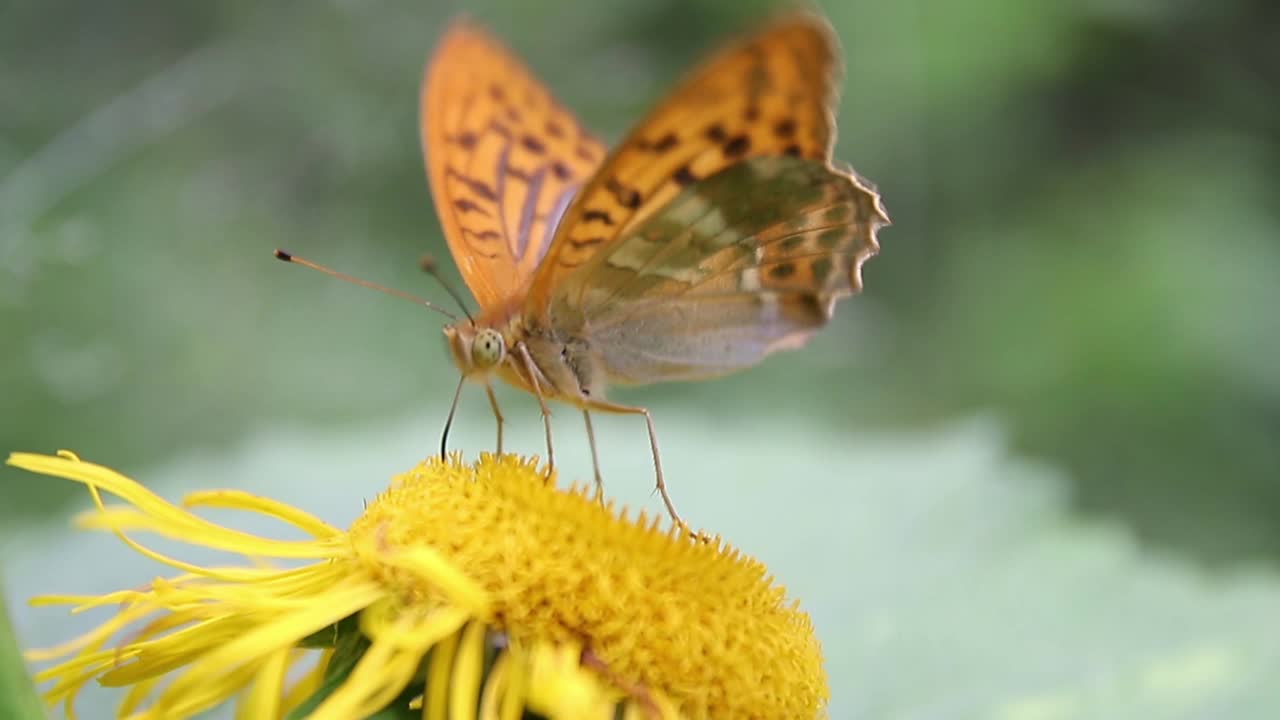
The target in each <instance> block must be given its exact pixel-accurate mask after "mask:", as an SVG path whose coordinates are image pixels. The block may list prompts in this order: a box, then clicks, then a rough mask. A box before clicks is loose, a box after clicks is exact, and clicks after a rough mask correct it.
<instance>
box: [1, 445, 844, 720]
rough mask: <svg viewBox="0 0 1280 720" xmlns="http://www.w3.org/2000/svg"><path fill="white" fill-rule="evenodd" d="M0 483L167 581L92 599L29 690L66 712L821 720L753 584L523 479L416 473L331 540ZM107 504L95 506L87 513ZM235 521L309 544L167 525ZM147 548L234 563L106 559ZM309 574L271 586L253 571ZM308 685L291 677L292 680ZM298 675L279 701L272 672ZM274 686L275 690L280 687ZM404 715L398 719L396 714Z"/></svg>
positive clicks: (30, 461) (787, 614) (211, 502)
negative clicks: (144, 541)
mask: <svg viewBox="0 0 1280 720" xmlns="http://www.w3.org/2000/svg"><path fill="white" fill-rule="evenodd" d="M9 463H10V464H11V465H15V466H18V467H22V468H25V469H28V470H32V471H34V472H39V473H44V474H48V475H55V476H58V477H64V478H67V479H71V480H75V481H78V482H81V483H83V484H85V485H86V486H88V488H89V490H90V492H91V494H92V496H93V498H94V501H95V504H96V505H97V510H96V511H93V512H91V513H89V514H87V515H85V516H83V517H82V518H81V520H80V524H81V525H82V526H84V527H89V528H95V529H108V530H111V531H114V532H115V533H116V534H117V535H119V536H120V537H121V539H122V540H124V541H125V542H126V543H128V544H129V545H130V546H131V547H133V548H134V549H135V550H137V551H139V552H143V553H144V554H147V555H148V556H150V557H152V558H153V559H155V560H157V561H159V562H161V563H164V564H167V565H170V566H172V567H174V568H176V569H177V570H179V571H180V573H179V574H178V575H176V576H174V577H170V578H168V579H164V580H156V581H154V582H152V583H151V584H149V585H148V586H146V587H143V588H139V589H132V590H122V591H119V592H115V593H109V594H106V595H102V596H90V597H77V596H51V597H44V598H37V599H36V602H39V603H42V604H69V605H73V606H76V607H77V608H86V607H95V606H99V605H118V606H119V608H120V609H119V611H118V612H117V613H116V615H115V616H114V617H112V618H111V619H110V620H108V621H106V622H104V623H103V624H102V625H100V626H99V627H97V628H96V629H94V630H93V631H91V632H90V633H88V634H87V635H85V636H83V637H81V638H78V639H76V640H74V641H72V642H70V643H68V644H66V645H64V646H62V647H59V648H54V649H52V650H49V651H41V652H37V653H32V654H31V655H32V657H33V659H37V660H51V659H61V662H59V663H58V664H56V665H54V666H52V667H49V668H48V669H46V670H44V671H42V672H41V673H39V674H38V675H37V679H38V680H40V681H52V685H51V687H49V688H48V690H47V691H46V697H47V698H48V699H49V700H50V701H63V702H65V703H66V705H67V707H68V709H69V710H71V709H72V705H71V704H72V701H73V700H74V699H75V697H76V695H77V694H78V692H79V690H80V689H81V688H82V687H83V686H84V684H85V683H86V682H88V681H90V680H93V679H96V680H98V681H99V682H101V683H103V684H105V685H116V686H128V687H129V692H128V693H127V694H126V696H125V699H124V701H123V703H122V705H121V707H120V708H119V712H120V714H121V715H122V716H136V717H154V718H161V717H163V718H173V717H187V716H190V715H193V714H196V713H198V712H201V711H202V710H205V709H208V708H210V707H213V706H215V705H218V704H220V703H222V702H224V701H226V700H228V699H232V698H237V699H238V702H239V703H240V708H241V710H242V712H243V713H244V714H245V715H244V716H246V717H255V718H257V717H286V716H289V717H303V716H305V717H318V718H344V719H345V718H351V717H363V716H368V715H370V714H373V713H375V712H379V711H386V710H388V709H390V710H392V711H395V710H400V711H403V712H405V713H412V715H411V716H417V717H429V718H432V717H476V716H477V715H479V716H480V717H519V715H520V712H521V711H522V710H530V711H533V712H536V713H539V714H542V715H545V716H548V717H565V718H597V717H598V718H612V717H615V714H614V713H615V711H616V710H617V709H618V708H622V709H623V712H624V713H625V716H626V717H694V718H703V717H735V718H737V717H760V718H765V717H778V718H809V717H815V716H818V715H820V714H821V713H822V712H823V710H824V708H825V705H826V699H827V687H826V678H825V675H824V673H823V670H822V658H821V654H820V650H819V647H818V643H817V641H816V639H815V637H814V633H813V629H812V627H811V625H810V623H809V619H808V617H807V616H806V615H805V614H804V613H802V612H801V611H800V610H798V609H797V608H796V606H795V604H794V603H793V602H790V601H788V600H787V598H786V595H785V591H784V590H783V589H782V588H781V587H779V586H777V585H776V584H774V583H773V582H772V581H771V579H770V578H769V577H768V576H767V574H766V571H765V568H764V567H763V566H762V565H761V564H760V563H758V562H756V561H755V560H752V559H750V558H748V557H745V556H743V555H742V554H740V553H738V552H737V551H734V550H732V549H730V548H728V547H726V546H724V545H723V544H721V543H720V542H719V541H715V542H710V543H708V542H701V541H697V540H693V539H691V538H689V537H688V536H687V535H685V534H683V533H681V532H680V531H678V530H671V529H663V528H661V527H660V525H659V522H658V521H657V520H649V519H646V518H645V516H644V515H643V514H641V515H640V516H638V517H636V518H634V519H628V518H627V517H626V514H625V512H623V513H618V512H615V510H614V509H613V508H612V507H605V506H601V505H600V504H599V503H597V502H595V501H594V500H593V499H592V498H591V495H590V493H589V492H588V491H587V490H586V489H585V488H582V487H574V488H571V489H570V490H568V491H561V490H558V489H556V488H555V486H554V484H551V483H548V482H546V479H545V475H544V474H543V473H542V472H541V471H540V470H539V469H538V468H537V466H536V463H534V462H532V461H528V460H522V459H519V458H517V457H515V456H502V457H496V456H491V455H484V456H482V457H481V459H480V460H479V461H478V462H477V463H475V464H473V465H466V464H463V463H462V462H461V461H460V460H459V459H457V458H451V459H450V460H449V461H439V460H432V461H428V462H426V463H423V464H421V465H419V466H418V467H416V468H414V469H413V470H411V471H409V472H407V473H405V474H403V475H400V476H398V477H396V478H395V480H394V481H393V483H392V485H391V487H390V488H389V489H388V490H387V491H386V492H384V493H383V494H382V495H380V496H379V497H378V498H377V499H376V500H374V501H373V502H371V503H370V504H369V506H368V507H367V508H366V510H365V513H364V514H363V515H362V516H361V517H360V518H359V519H357V520H356V522H355V523H354V524H353V525H352V527H351V529H350V530H348V531H346V532H343V531H341V530H339V529H337V528H334V527H332V526H330V525H328V524H326V523H324V522H322V521H320V520H319V519H317V518H314V517H312V516H310V515H308V514H306V513H304V512H302V511H299V510H297V509H295V508H292V507H290V506H287V505H284V504H281V503H278V502H275V501H271V500H267V499H264V498H260V497H257V496H254V495H251V494H248V493H244V492H240V491H215V492H203V493H196V494H194V495H191V496H188V497H187V498H186V501H185V508H180V507H176V506H174V505H171V504H169V503H167V502H166V501H164V500H162V499H161V498H159V497H157V496H156V495H154V494H152V493H151V492H149V491H147V490H146V489H145V488H143V487H142V486H140V485H138V484H137V483H135V482H133V481H132V480H129V479H128V478H125V477H123V476H121V475H119V474H118V473H115V472H114V471H111V470H109V469H107V468H104V467H101V466H98V465H93V464H90V463H85V462H82V461H80V460H79V459H78V458H76V457H75V456H73V455H71V454H69V453H63V454H61V455H60V456H59V457H49V456H41V455H30V454H14V455H13V456H11V457H10V459H9ZM103 493H106V494H110V495H115V496H117V497H119V498H120V499H122V500H124V502H125V504H124V505H119V506H111V507H108V506H107V505H106V504H105V503H104V502H103V501H102V497H101V496H102V494H103ZM199 506H205V507H210V506H217V507H224V508H238V509H241V510H247V511H250V512H255V513H259V514H263V515H268V516H271V517H275V518H277V519H280V520H283V521H285V522H288V523H290V524H292V525H294V526H296V527H298V528H300V529H302V530H304V531H305V532H307V533H308V534H309V535H310V536H311V539H310V540H304V541H282V540H271V539H267V538H262V537H257V536H254V535H249V534H246V533H243V532H239V531H236V530H231V529H228V528H225V527H222V526H219V525H216V524H214V523H211V522H209V521H207V520H204V519H202V518H200V517H198V516H197V515H195V514H193V513H192V512H191V510H190V508H193V507H199ZM126 531H149V532H154V533H157V534H160V535H164V536H167V537H171V538H174V539H178V540H182V541H185V542H189V543H193V544H197V545H201V546H206V547H210V548H216V549H220V550H227V551H231V552H235V553H239V554H242V555H244V556H246V557H249V558H253V559H254V560H255V562H254V564H248V563H246V566H245V567H236V568H227V567H216V568H214V567H198V566H194V565H191V564H188V563H184V562H182V561H180V560H177V559H174V558H169V557H165V556H162V555H160V554H158V553H155V552H153V551H151V550H149V549H147V548H146V547H144V546H142V545H140V544H138V543H137V542H135V541H134V540H133V539H131V538H129V537H127V536H126V535H125V534H124V533H125V532H126ZM272 558H276V559H280V560H287V561H293V562H295V563H296V561H298V560H303V561H309V562H308V563H306V564H303V565H302V566H301V567H294V568H291V569H271V568H267V567H263V564H262V559H268V560H269V559H272ZM311 656H318V657H319V662H318V663H315V662H312V663H311V665H309V666H308V662H309V661H308V657H311ZM304 667H310V669H309V670H307V672H306V674H305V675H304V676H302V678H301V679H300V680H296V681H290V678H296V677H297V676H298V672H297V671H294V669H295V668H304ZM291 671H292V672H291ZM406 716H410V715H406Z"/></svg>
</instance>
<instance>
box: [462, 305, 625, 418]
mask: <svg viewBox="0 0 1280 720" xmlns="http://www.w3.org/2000/svg"><path fill="white" fill-rule="evenodd" d="M498 320H499V322H500V323H501V324H499V323H497V322H493V323H491V322H485V320H484V319H481V320H479V321H477V322H476V323H474V324H473V323H471V322H470V321H467V322H460V323H457V324H455V325H450V326H448V327H446V328H445V329H444V333H445V337H446V339H447V341H448V345H449V351H450V354H451V356H452V358H453V361H454V364H455V365H457V367H458V369H459V370H461V371H462V374H463V375H464V376H466V377H467V379H468V380H472V381H476V382H481V383H486V382H488V381H489V378H490V377H491V376H493V375H497V376H498V377H500V378H502V380H504V381H505V382H507V383H509V384H510V385H512V386H514V387H516V388H519V389H521V390H525V391H527V392H531V393H532V392H538V393H541V394H542V395H543V396H544V397H547V398H554V399H558V400H563V401H566V402H570V403H573V404H577V405H581V404H583V403H585V402H589V401H590V400H592V399H600V400H602V399H604V395H605V392H604V391H605V382H604V380H605V373H604V372H602V371H601V370H600V360H599V356H598V353H596V352H594V351H593V349H592V347H591V345H590V344H589V343H588V342H587V340H586V339H585V338H582V337H577V336H576V334H565V333H563V332H557V331H555V330H553V329H551V328H549V327H544V326H542V325H541V324H539V323H536V322H530V321H528V320H527V319H526V318H524V317H522V316H519V315H516V316H511V317H508V318H504V319H498ZM535 382H536V383H537V388H535V387H534V383H535Z"/></svg>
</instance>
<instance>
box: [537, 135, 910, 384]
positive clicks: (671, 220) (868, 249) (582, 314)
mask: <svg viewBox="0 0 1280 720" xmlns="http://www.w3.org/2000/svg"><path fill="white" fill-rule="evenodd" d="M888 222H889V219H888V216H887V215H886V214H885V211H884V208H883V206H882V205H881V203H880V198H879V195H878V194H877V193H876V192H875V190H874V188H873V187H872V186H871V185H870V184H869V183H867V182H866V181H864V180H862V179H861V178H858V177H857V176H856V175H854V174H852V173H851V172H841V171H839V170H836V169H833V168H832V167H830V166H829V165H828V164H827V163H825V162H822V161H819V160H809V159H804V158H794V157H789V156H782V157H763V158H753V159H751V160H747V161H744V162H741V163H738V164H737V165H733V166H730V167H728V168H726V169H724V170H722V171H720V172H719V173H716V174H715V175H712V176H711V177H708V178H706V179H704V180H701V181H699V182H698V183H695V184H693V185H691V186H689V187H688V188H686V189H685V190H684V191H682V192H681V194H680V195H678V196H677V197H676V199H675V200H673V201H672V202H670V203H668V204H667V205H666V206H664V207H663V208H661V209H660V210H658V211H657V212H656V213H654V214H652V215H650V216H649V217H648V218H646V219H645V220H644V221H642V222H641V223H640V224H639V225H637V226H636V227H635V228H633V229H632V230H630V231H628V232H627V233H626V234H625V235H624V236H623V237H622V238H621V239H620V240H619V241H617V242H615V243H612V244H611V245H609V246H608V247H606V248H605V249H603V250H601V251H600V252H599V253H597V254H596V255H595V256H593V257H591V258H590V259H589V260H588V261H587V263H585V264H584V265H583V267H582V268H581V269H580V270H579V272H576V273H573V274H572V275H570V276H569V278H567V280H566V281H565V282H564V283H563V285H562V286H561V288H559V289H558V290H557V292H556V293H555V294H554V295H553V300H552V303H551V306H550V308H549V315H550V317H552V318H553V319H554V322H555V323H556V325H557V326H560V327H565V328H573V329H574V330H575V331H578V332H581V333H582V335H583V336H584V337H586V338H588V339H589V341H590V343H591V346H592V347H593V348H594V349H595V351H596V352H597V353H598V357H599V359H600V360H601V361H602V363H603V369H604V370H605V372H606V373H607V375H608V377H609V378H610V380H612V381H614V382H623V383H649V382H657V381H665V380H692V379H699V378H706V377H714V376H717V375H723V374H725V373H729V372H733V371H735V370H738V369H741V368H744V367H748V366H751V365H754V364H756V363H758V362H759V361H760V360H761V359H763V358H764V357H765V356H766V355H768V354H769V353H771V352H773V351H775V350H779V349H783V348H792V347H797V346H798V345H800V344H802V343H803V342H804V341H805V340H806V339H807V338H808V336H809V335H810V334H812V332H813V331H815V330H816V329H818V328H820V327H822V326H823V325H825V324H826V322H827V321H828V320H829V319H830V317H831V312H832V308H833V305H834V303H835V301H836V300H837V299H839V298H841V297H844V296H846V295H849V294H851V293H855V292H857V291H858V290H860V289H861V287H862V278H861V268H862V264H863V263H864V262H865V261H866V260H867V259H868V258H870V257H871V256H872V255H874V254H875V253H876V251H877V250H878V248H879V246H878V244H877V241H876V232H877V230H878V229H879V228H880V227H882V226H884V225H886V224H888Z"/></svg>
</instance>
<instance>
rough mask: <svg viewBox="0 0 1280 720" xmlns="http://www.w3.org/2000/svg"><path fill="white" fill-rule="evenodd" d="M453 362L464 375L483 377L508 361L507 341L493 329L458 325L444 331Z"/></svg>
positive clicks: (468, 324) (463, 324)
mask: <svg viewBox="0 0 1280 720" xmlns="http://www.w3.org/2000/svg"><path fill="white" fill-rule="evenodd" d="M444 335H445V338H446V339H447V340H448V343H449V352H450V353H452V355H453V362H454V363H455V364H456V365H457V366H458V368H459V369H461V370H462V373H463V374H464V375H468V376H470V375H481V374H484V373H487V372H489V371H490V370H492V369H493V368H495V367H497V366H498V365H500V364H502V361H503V360H506V359H507V341H506V339H504V338H503V337H502V333H500V332H498V331H497V330H495V329H493V328H491V327H482V326H478V325H472V324H471V323H458V324H456V325H450V326H448V327H446V328H445V329H444Z"/></svg>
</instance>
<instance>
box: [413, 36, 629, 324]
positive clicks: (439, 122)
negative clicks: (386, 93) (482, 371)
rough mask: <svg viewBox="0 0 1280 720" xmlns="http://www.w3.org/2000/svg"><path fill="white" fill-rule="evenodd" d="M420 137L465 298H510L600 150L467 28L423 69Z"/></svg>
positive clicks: (492, 302) (507, 55)
mask: <svg viewBox="0 0 1280 720" xmlns="http://www.w3.org/2000/svg"><path fill="white" fill-rule="evenodd" d="M421 132H422V145H423V152H424V154H425V156H426V161H427V168H428V174H429V177H430V181H431V190H432V194H433V196H434V198H435V204H436V210H437V212H438V213H439V215H440V222H441V224H442V225H443V226H444V233H445V238H446V239H447V240H448V243H449V250H450V252H451V253H452V254H453V258H454V261H455V262H457V264H458V269H459V271H460V272H461V273H462V277H463V279H464V280H465V281H466V283H467V286H468V287H469V288H470V289H471V293H472V295H474V296H475V298H476V301H477V302H478V303H480V305H481V307H482V308H484V309H486V310H488V309H492V308H494V307H496V306H500V305H501V304H503V303H505V302H507V301H510V300H512V299H513V298H517V297H519V296H520V295H521V294H522V293H523V292H524V288H525V286H526V284H527V281H528V280H529V278H530V277H532V275H533V272H534V270H535V268H537V266H538V263H539V262H540V261H541V260H542V257H543V255H545V253H546V251H547V248H548V247H549V245H550V240H551V236H552V234H553V232H554V231H555V228H556V226H557V224H558V222H559V219H560V217H561V215H562V214H563V213H564V211H565V209H566V208H567V207H568V205H569V201H570V199H571V198H572V197H573V194H574V193H575V191H576V190H577V189H578V188H579V187H580V186H581V184H582V182H583V181H584V180H585V178H586V177H588V176H589V175H590V174H591V173H592V172H593V171H594V170H595V168H596V167H597V166H598V165H599V163H600V160H601V158H603V157H604V148H603V146H602V145H601V144H600V142H599V141H597V140H596V139H595V138H593V137H592V136H591V135H590V134H588V133H587V131H585V130H584V129H583V128H582V126H581V125H580V124H579V123H578V121H577V120H576V119H575V118H574V117H573V115H572V114H571V113H569V112H568V111H567V110H565V109H564V107H563V106H561V105H560V104H559V103H558V102H557V101H556V100H555V98H553V97H552V96H551V93H550V92H549V91H548V90H547V89H546V88H545V87H544V86H543V85H542V83H540V82H539V81H538V79H537V78H535V77H534V76H533V74H532V73H531V72H530V71H529V70H528V69H527V68H526V67H525V66H524V65H523V64H522V63H521V62H520V60H519V59H517V58H516V57H515V56H514V55H513V54H512V53H511V52H510V51H509V50H507V49H506V48H505V47H503V45H502V44H501V43H500V42H499V41H497V40H496V39H494V38H493V37H492V36H490V35H489V34H488V33H486V32H484V31H483V30H481V29H480V28H478V27H476V26H475V25H473V24H471V23H468V22H460V23H457V24H455V25H454V26H453V27H452V28H451V29H450V30H449V31H448V33H446V35H445V37H444V38H443V39H442V40H441V43H440V46H439V48H438V49H437V50H436V53H435V56H434V57H433V58H432V60H431V62H430V63H429V66H428V68H427V72H426V76H425V80H424V85H423V89H422V95H421Z"/></svg>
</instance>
